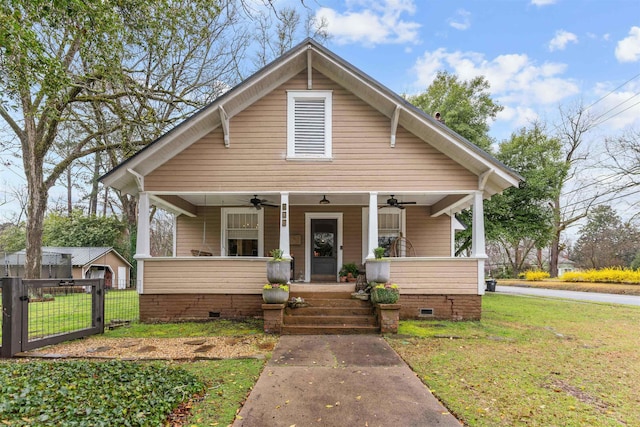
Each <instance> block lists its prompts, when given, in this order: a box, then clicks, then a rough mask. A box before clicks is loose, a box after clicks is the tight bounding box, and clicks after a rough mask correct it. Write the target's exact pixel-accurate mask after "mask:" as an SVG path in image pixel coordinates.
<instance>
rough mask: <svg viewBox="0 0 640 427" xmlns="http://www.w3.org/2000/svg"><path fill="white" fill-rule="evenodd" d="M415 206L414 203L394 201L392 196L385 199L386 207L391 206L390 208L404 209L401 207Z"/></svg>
mask: <svg viewBox="0 0 640 427" xmlns="http://www.w3.org/2000/svg"><path fill="white" fill-rule="evenodd" d="M415 204H416V202H399V201H398V199H396V198H395V197H394V196H393V194H392V195H391V198H390V199H387V206H391V207H392V208H398V209H404V208H405V207H404V206H403V205H415ZM382 207H384V206H382Z"/></svg>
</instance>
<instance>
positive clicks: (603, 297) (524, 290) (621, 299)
mask: <svg viewBox="0 0 640 427" xmlns="http://www.w3.org/2000/svg"><path fill="white" fill-rule="evenodd" d="M496 292H498V293H503V294H516V295H531V296H536V297H549V298H565V299H574V300H580V301H592V302H602V303H609V304H628V305H640V296H637V295H619V294H603V293H599V292H578V291H564V290H560V289H545V288H529V287H518V286H496Z"/></svg>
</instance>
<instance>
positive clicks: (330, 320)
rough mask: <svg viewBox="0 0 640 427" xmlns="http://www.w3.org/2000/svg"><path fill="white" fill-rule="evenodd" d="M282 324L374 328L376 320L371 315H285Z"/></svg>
mask: <svg viewBox="0 0 640 427" xmlns="http://www.w3.org/2000/svg"><path fill="white" fill-rule="evenodd" d="M284 324H285V325H308V326H314V325H323V326H326V325H335V326H347V325H349V326H360V325H369V326H376V325H377V322H376V318H375V316H374V315H373V314H370V315H368V316H349V315H343V314H340V315H338V316H327V315H308V316H300V315H285V316H284Z"/></svg>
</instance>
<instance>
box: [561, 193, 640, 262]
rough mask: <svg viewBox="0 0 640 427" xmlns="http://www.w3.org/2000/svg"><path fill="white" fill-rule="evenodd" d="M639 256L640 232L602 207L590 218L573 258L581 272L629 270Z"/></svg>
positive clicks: (613, 212)
mask: <svg viewBox="0 0 640 427" xmlns="http://www.w3.org/2000/svg"><path fill="white" fill-rule="evenodd" d="M639 252H640V229H638V227H636V226H634V225H633V224H632V223H631V222H623V221H622V219H621V218H620V216H618V214H617V213H616V212H615V210H613V209H612V208H611V206H607V205H600V206H597V207H596V208H594V209H593V210H592V211H591V212H590V213H589V215H587V223H586V224H585V225H584V227H582V228H581V229H580V237H579V238H578V241H577V242H576V244H575V246H574V248H573V257H574V259H575V261H576V262H577V263H578V266H579V267H581V268H605V267H629V266H631V264H632V262H633V260H634V258H635V257H636V255H637V254H638V253H639Z"/></svg>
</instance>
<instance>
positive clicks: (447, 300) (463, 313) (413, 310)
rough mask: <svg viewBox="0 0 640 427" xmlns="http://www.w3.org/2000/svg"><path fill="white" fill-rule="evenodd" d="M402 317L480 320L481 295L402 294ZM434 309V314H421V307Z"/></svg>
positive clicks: (400, 301) (403, 318)
mask: <svg viewBox="0 0 640 427" xmlns="http://www.w3.org/2000/svg"><path fill="white" fill-rule="evenodd" d="M398 303H399V304H400V305H401V306H402V308H401V309H400V319H402V320H405V319H434V320H480V317H481V315H482V296H480V295H406V294H404V295H403V294H400V300H399V301H398ZM429 308H430V309H433V314H432V315H421V314H420V310H421V309H429Z"/></svg>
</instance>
